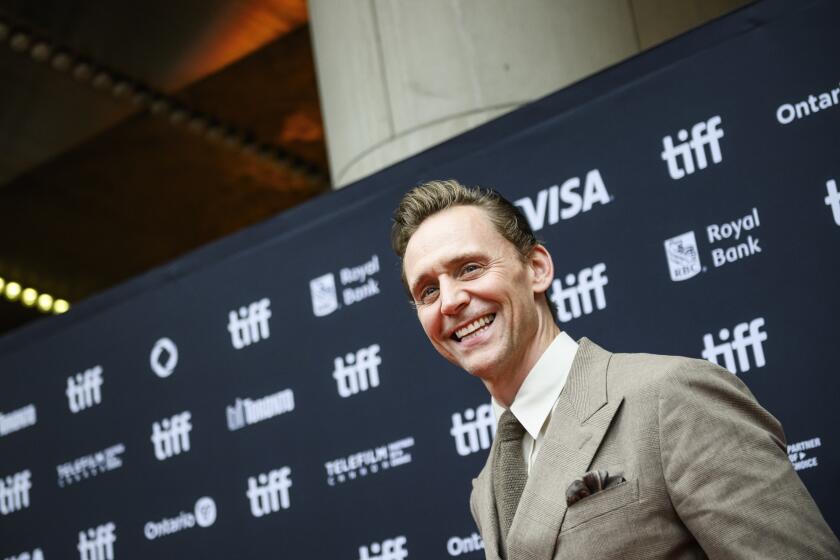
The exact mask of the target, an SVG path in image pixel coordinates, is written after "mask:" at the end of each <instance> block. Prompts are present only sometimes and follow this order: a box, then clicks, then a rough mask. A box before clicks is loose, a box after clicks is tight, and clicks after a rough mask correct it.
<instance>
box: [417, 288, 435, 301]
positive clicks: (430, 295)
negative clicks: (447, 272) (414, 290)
mask: <svg viewBox="0 0 840 560" xmlns="http://www.w3.org/2000/svg"><path fill="white" fill-rule="evenodd" d="M436 295H437V288H436V287H434V286H426V287H425V288H423V289H422V290H421V291H420V298H419V303H431V302H432V301H434V299H435V296H436Z"/></svg>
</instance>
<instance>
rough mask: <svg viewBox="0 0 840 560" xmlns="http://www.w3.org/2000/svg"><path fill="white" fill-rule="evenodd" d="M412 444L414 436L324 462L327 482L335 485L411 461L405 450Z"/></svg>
mask: <svg viewBox="0 0 840 560" xmlns="http://www.w3.org/2000/svg"><path fill="white" fill-rule="evenodd" d="M413 446H414V438H413V437H406V438H402V439H399V440H397V441H392V442H391V443H386V444H385V445H380V446H378V447H374V448H373V449H366V450H364V451H359V452H356V453H351V454H350V455H347V456H346V457H339V458H338V459H333V460H331V461H327V462H326V463H324V468H325V469H326V471H327V484H329V485H330V486H335V485H336V484H341V483H343V482H347V481H349V480H356V479H358V478H360V477H365V476H368V475H372V474H376V473H378V472H382V471H385V470H388V469H394V468H397V467H400V466H403V465H407V464H409V463H410V462H411V454H410V453H408V452H407V451H406V450H407V449H409V448H411V447H413Z"/></svg>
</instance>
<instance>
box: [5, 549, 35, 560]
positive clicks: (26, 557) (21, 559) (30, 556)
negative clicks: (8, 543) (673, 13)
mask: <svg viewBox="0 0 840 560" xmlns="http://www.w3.org/2000/svg"><path fill="white" fill-rule="evenodd" d="M5 560H44V553H43V552H42V551H41V549H40V548H36V549H35V550H33V551H32V552H21V553H20V554H13V555H12V556H9V557H7V558H6V559H5Z"/></svg>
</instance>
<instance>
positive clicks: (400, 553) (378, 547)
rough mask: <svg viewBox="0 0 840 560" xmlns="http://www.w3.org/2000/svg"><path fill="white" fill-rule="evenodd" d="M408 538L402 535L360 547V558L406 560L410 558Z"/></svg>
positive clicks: (369, 559) (361, 559)
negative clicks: (407, 545) (407, 546)
mask: <svg viewBox="0 0 840 560" xmlns="http://www.w3.org/2000/svg"><path fill="white" fill-rule="evenodd" d="M407 542H408V539H406V538H405V537H404V536H402V535H400V536H398V537H394V538H393V539H385V540H384V541H382V542H374V543H371V544H370V545H367V546H360V547H359V560H405V559H406V558H408V550H407V549H406V544H407Z"/></svg>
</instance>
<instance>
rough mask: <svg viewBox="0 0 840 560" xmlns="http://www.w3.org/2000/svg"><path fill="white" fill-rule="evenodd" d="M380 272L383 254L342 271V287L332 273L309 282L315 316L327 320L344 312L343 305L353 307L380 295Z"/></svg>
mask: <svg viewBox="0 0 840 560" xmlns="http://www.w3.org/2000/svg"><path fill="white" fill-rule="evenodd" d="M378 273H379V255H373V256H372V257H371V258H370V260H367V261H365V262H363V263H361V264H358V265H355V266H349V267H345V268H342V269H341V270H339V271H338V279H339V282H340V288H339V285H338V284H336V281H335V275H334V274H333V273H332V272H328V273H326V274H324V275H322V276H319V277H317V278H313V279H312V280H310V281H309V294H310V296H311V297H312V313H313V315H315V316H316V317H326V316H327V315H330V314H331V313H333V312H335V311H337V310H338V309H340V308H341V306H342V304H343V305H353V304H355V303H359V302H360V301H364V300H366V299H368V298H371V297H373V296H375V295H377V294H379V280H377V279H376V275H377V274H378ZM339 290H340V291H339ZM339 294H340V295H341V298H340V299H341V301H340V302H339Z"/></svg>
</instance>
